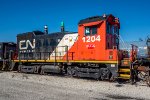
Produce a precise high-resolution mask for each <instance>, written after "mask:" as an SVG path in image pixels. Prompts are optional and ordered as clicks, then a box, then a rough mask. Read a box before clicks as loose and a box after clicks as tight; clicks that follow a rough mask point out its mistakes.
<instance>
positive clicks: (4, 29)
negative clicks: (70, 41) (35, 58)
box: [0, 0, 150, 42]
mask: <svg viewBox="0 0 150 100" xmlns="http://www.w3.org/2000/svg"><path fill="white" fill-rule="evenodd" d="M149 5H150V0H0V41H1V42H2V41H13V42H16V36H17V34H19V33H24V32H30V31H34V30H40V31H44V29H43V28H44V25H48V27H49V33H51V32H58V31H60V23H61V21H64V23H65V30H67V31H74V32H77V31H78V26H77V25H78V22H79V21H80V20H81V19H84V18H87V17H91V16H97V15H99V16H102V15H103V14H112V15H114V16H115V17H118V18H119V19H120V26H121V27H120V35H121V37H122V39H123V40H124V41H136V40H139V38H141V39H143V40H145V39H146V37H147V36H148V35H150V6H149Z"/></svg>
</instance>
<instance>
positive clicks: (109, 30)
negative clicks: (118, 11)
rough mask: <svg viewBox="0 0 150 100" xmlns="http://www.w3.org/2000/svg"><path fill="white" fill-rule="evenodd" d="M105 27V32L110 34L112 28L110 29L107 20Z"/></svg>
mask: <svg viewBox="0 0 150 100" xmlns="http://www.w3.org/2000/svg"><path fill="white" fill-rule="evenodd" d="M106 28H107V29H106V32H107V33H108V34H111V33H112V31H111V30H112V29H111V25H110V23H108V22H107V27H106Z"/></svg>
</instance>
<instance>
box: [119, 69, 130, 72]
mask: <svg viewBox="0 0 150 100" xmlns="http://www.w3.org/2000/svg"><path fill="white" fill-rule="evenodd" d="M119 72H130V69H119Z"/></svg>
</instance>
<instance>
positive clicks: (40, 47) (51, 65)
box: [11, 14, 149, 80]
mask: <svg viewBox="0 0 150 100" xmlns="http://www.w3.org/2000/svg"><path fill="white" fill-rule="evenodd" d="M119 29H120V22H119V19H118V18H116V17H114V16H113V15H111V14H110V15H105V14H104V15H103V16H94V17H89V18H86V19H83V20H80V21H79V23H78V33H75V32H67V31H65V30H64V23H62V26H61V32H55V33H51V34H48V27H47V26H45V32H40V31H33V32H27V33H23V34H18V35H17V50H18V51H17V52H18V54H17V55H18V57H17V58H15V59H13V60H12V62H11V69H12V70H13V69H16V68H18V70H19V71H21V72H31V73H41V74H44V73H49V72H51V73H62V74H66V75H70V76H78V77H92V78H96V79H102V80H103V79H108V80H111V79H116V78H123V79H131V78H132V79H133V78H134V77H133V76H135V74H134V75H133V73H134V72H133V70H134V69H135V66H136V68H137V66H138V67H139V66H141V64H140V63H139V60H138V59H137V58H135V57H136V53H133V52H135V51H136V50H133V49H132V50H131V51H133V52H132V56H131V58H129V55H128V54H129V53H128V52H127V51H124V50H120V49H119ZM133 57H134V58H133ZM140 61H141V60H140ZM143 64H144V63H143ZM16 65H18V66H16ZM143 66H149V61H148V60H146V64H145V65H143ZM136 70H137V69H136Z"/></svg>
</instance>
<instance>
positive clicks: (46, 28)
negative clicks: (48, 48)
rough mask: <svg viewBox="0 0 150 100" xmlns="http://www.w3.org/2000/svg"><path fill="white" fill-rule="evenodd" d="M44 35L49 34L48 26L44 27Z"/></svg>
mask: <svg viewBox="0 0 150 100" xmlns="http://www.w3.org/2000/svg"><path fill="white" fill-rule="evenodd" d="M44 33H45V34H48V26H47V25H45V26H44Z"/></svg>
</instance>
